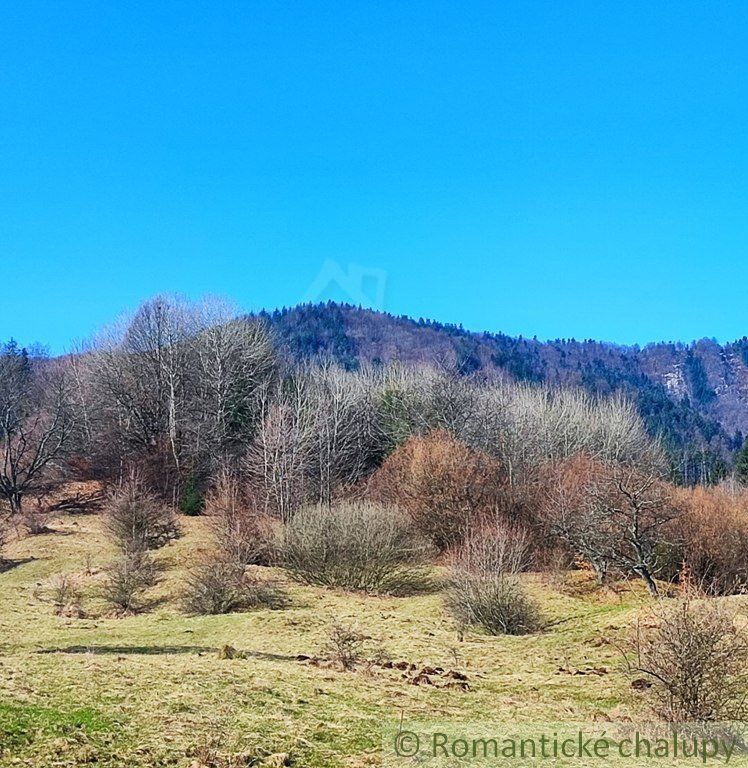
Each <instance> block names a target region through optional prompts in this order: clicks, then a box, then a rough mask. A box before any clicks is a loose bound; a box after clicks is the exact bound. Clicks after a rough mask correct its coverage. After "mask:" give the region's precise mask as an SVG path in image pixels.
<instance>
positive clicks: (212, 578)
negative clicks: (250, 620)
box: [183, 556, 288, 615]
mask: <svg viewBox="0 0 748 768" xmlns="http://www.w3.org/2000/svg"><path fill="white" fill-rule="evenodd" d="M287 604H288V598H287V596H286V593H285V591H284V590H283V589H282V588H281V587H280V586H279V585H278V584H276V583H275V582H273V581H270V580H267V579H259V578H257V577H255V576H254V575H252V574H249V573H247V571H246V569H245V568H244V566H243V565H242V564H241V563H238V562H237V561H236V560H233V559H230V558H226V557H220V556H219V557H210V558H207V559H206V560H205V561H203V562H202V563H199V564H198V565H196V566H195V567H194V568H192V570H191V571H190V573H189V574H188V576H187V585H186V589H185V592H184V596H183V607H184V610H185V611H186V612H187V613H192V614H202V615H214V614H223V613H234V612H236V611H248V610H252V609H253V608H272V609H279V608H284V607H285V606H286V605H287Z"/></svg>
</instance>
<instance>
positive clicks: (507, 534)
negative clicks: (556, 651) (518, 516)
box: [446, 525, 542, 635]
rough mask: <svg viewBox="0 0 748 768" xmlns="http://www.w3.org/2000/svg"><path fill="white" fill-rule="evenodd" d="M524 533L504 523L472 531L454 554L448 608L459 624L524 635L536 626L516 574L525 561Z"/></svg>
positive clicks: (532, 606) (534, 611) (535, 612)
mask: <svg viewBox="0 0 748 768" xmlns="http://www.w3.org/2000/svg"><path fill="white" fill-rule="evenodd" d="M529 553H530V540H529V537H528V535H527V533H526V532H524V531H523V530H522V529H520V528H516V527H511V526H508V525H495V526H493V527H491V528H483V529H477V530H474V531H471V532H470V533H469V534H468V535H467V537H466V539H465V542H464V543H463V545H462V546H461V547H460V548H459V549H458V550H457V551H456V552H454V553H453V555H452V563H451V568H450V574H449V577H448V581H447V591H446V602H447V608H448V609H449V611H450V612H451V614H452V615H453V616H454V618H455V619H456V620H457V621H458V622H459V623H460V624H461V625H463V626H480V627H483V629H485V630H486V631H487V632H488V633H489V634H492V635H524V634H528V633H530V632H535V631H537V630H538V629H540V628H541V625H542V622H541V619H540V614H539V612H538V609H537V607H536V605H535V603H534V602H533V601H532V600H531V599H530V598H529V597H528V596H527V594H526V593H525V590H524V588H523V586H522V584H521V582H520V580H519V577H518V574H519V573H520V572H521V571H523V570H525V569H526V568H527V567H528V565H529Z"/></svg>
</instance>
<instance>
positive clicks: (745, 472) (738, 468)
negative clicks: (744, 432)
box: [733, 440, 748, 485]
mask: <svg viewBox="0 0 748 768" xmlns="http://www.w3.org/2000/svg"><path fill="white" fill-rule="evenodd" d="M733 470H734V472H735V479H736V480H739V481H740V482H741V483H745V484H746V485H748V440H746V441H745V442H744V443H743V447H742V448H741V449H740V450H739V451H738V453H737V455H736V456H735V464H734V465H733Z"/></svg>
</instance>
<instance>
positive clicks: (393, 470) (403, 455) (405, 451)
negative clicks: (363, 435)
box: [371, 430, 505, 550]
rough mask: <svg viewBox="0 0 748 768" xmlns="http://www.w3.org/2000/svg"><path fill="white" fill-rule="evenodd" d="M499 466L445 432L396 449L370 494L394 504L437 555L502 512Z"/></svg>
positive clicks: (501, 470) (410, 442)
mask: <svg viewBox="0 0 748 768" xmlns="http://www.w3.org/2000/svg"><path fill="white" fill-rule="evenodd" d="M504 476H505V473H504V471H503V469H502V466H501V464H500V463H499V462H498V461H497V460H496V459H494V458H492V457H490V456H488V455H487V454H485V453H482V452H480V451H476V450H473V449H472V448H469V447H468V446H467V445H465V444H464V443H462V442H460V441H459V440H455V439H454V438H453V437H452V436H451V435H450V434H448V433H447V432H445V431H442V430H437V431H433V432H430V433H429V434H428V435H426V436H425V437H413V438H411V439H410V440H408V441H407V442H406V443H404V444H403V445H402V446H400V448H398V449H397V450H395V452H394V453H392V454H391V455H390V456H389V457H388V458H387V460H386V461H385V462H384V464H383V465H382V467H381V468H380V469H379V470H378V471H377V473H376V474H375V476H374V478H373V479H372V482H371V495H372V496H373V497H374V498H377V499H380V500H382V501H384V502H385V503H389V504H397V505H399V506H400V507H402V508H403V509H404V510H406V511H407V512H408V514H409V515H410V516H411V518H412V519H413V521H414V523H415V524H416V525H417V526H418V528H419V529H420V530H421V531H422V532H423V533H424V534H425V535H427V536H428V537H429V538H430V539H431V540H432V541H433V542H434V544H435V545H436V547H437V548H439V549H440V550H444V549H447V548H449V547H451V546H454V545H455V544H457V543H459V542H460V541H461V539H462V536H463V535H464V533H465V531H466V529H467V528H468V527H469V526H471V525H476V524H478V523H479V522H480V520H482V519H486V518H489V517H494V516H496V514H497V513H498V512H499V510H500V509H501V507H502V501H503V496H502V489H503V484H504Z"/></svg>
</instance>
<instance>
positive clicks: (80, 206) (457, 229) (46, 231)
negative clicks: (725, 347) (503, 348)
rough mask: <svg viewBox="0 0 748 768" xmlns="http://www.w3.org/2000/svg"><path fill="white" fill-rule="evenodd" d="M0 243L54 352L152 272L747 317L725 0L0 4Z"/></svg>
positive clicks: (745, 100) (557, 310)
mask: <svg viewBox="0 0 748 768" xmlns="http://www.w3.org/2000/svg"><path fill="white" fill-rule="evenodd" d="M0 254H1V256H2V267H3V269H2V283H3V288H4V290H3V291H2V295H1V296H0V337H8V336H11V335H13V336H15V337H17V338H18V339H20V340H21V341H23V342H30V341H34V340H39V341H42V342H46V343H48V344H50V346H51V347H52V349H53V350H54V351H60V350H62V349H64V348H65V346H66V345H67V343H68V342H69V341H71V340H72V339H74V338H80V337H84V336H87V335H88V334H90V333H91V332H92V331H93V330H94V329H95V328H96V327H98V326H99V325H101V324H103V323H105V322H106V321H107V320H109V319H111V318H112V317H113V316H114V315H116V314H118V313H119V312H121V311H122V310H125V309H127V308H131V307H133V306H135V305H136V304H137V303H138V302H139V301H140V300H141V299H143V298H145V297H147V296H150V295H153V294H155V293H158V292H162V291H174V292H181V293H185V294H187V295H188V296H193V297H197V296H199V295H201V294H203V293H215V294H222V295H228V296H230V297H232V298H234V299H235V300H236V301H237V302H238V303H239V304H240V305H241V306H242V307H245V308H247V309H256V308H259V307H275V306H282V305H290V304H294V303H297V302H299V301H301V300H304V299H308V298H344V299H348V300H352V301H354V302H356V303H358V301H359V300H362V301H364V302H367V303H372V304H375V305H377V306H381V307H382V308H384V309H386V310H388V311H391V312H396V313H407V314H411V315H414V316H428V317H433V318H436V319H439V320H443V321H451V322H462V323H463V324H464V325H465V326H466V327H469V328H474V329H476V330H484V329H485V330H502V331H505V332H508V333H512V334H519V333H522V334H524V335H528V336H532V335H538V336H540V337H541V338H547V337H557V336H574V337H576V338H586V337H595V338H601V339H608V340H613V341H618V342H625V343H633V342H640V343H641V342H646V341H649V340H657V339H682V340H690V339H694V338H700V337H704V336H710V337H711V336H715V337H718V338H720V339H730V338H735V337H738V336H742V335H744V334H748V312H747V311H746V287H748V3H745V2H719V3H705V2H703V0H701V1H700V2H689V0H680V1H679V2H657V3H652V2H650V1H647V2H638V1H633V2H626V3H623V2H620V3H618V2H603V3H601V2H592V1H590V2H572V1H569V2H513V1H507V2H478V1H474V2H460V3H458V2H449V3H447V2H439V1H438V0H431V1H430V2H402V0H397V1H396V2H395V1H393V2H389V1H388V0H384V1H383V2H376V3H364V2H350V0H349V1H348V2H324V3H323V2H298V3H287V2H286V3H281V2H277V3H275V2H257V3H254V2H230V1H229V0H222V1H221V2H207V1H206V2H190V1H189V0H183V1H182V2H178V3H177V2H164V1H163V0H161V1H159V2H157V3H148V2H127V3H125V2H115V1H114V0H109V1H108V2H103V1H102V2H75V0H71V1H70V2H66V3H53V2H49V1H48V0H45V1H43V2H35V1H34V0H22V1H20V0H18V1H16V0H6V2H5V3H4V4H3V11H2V24H0ZM341 275H342V276H343V279H341ZM330 276H332V277H333V278H334V279H333V285H332V286H327V282H326V279H327V278H329V277H330ZM336 280H337V284H335V281H336ZM326 286H327V287H326Z"/></svg>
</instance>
